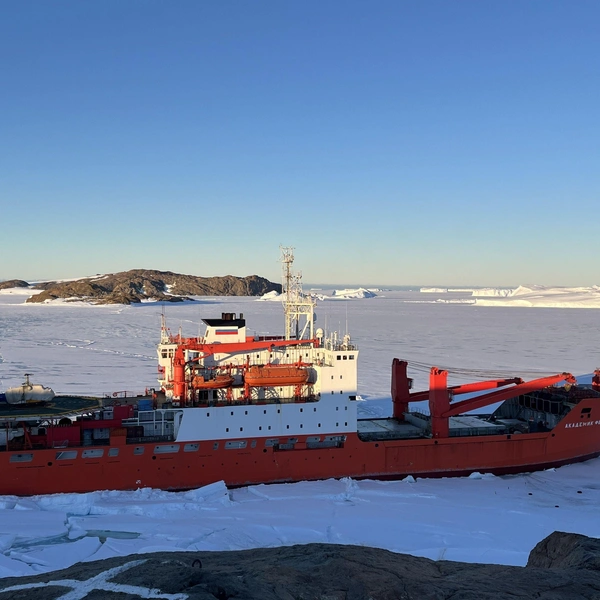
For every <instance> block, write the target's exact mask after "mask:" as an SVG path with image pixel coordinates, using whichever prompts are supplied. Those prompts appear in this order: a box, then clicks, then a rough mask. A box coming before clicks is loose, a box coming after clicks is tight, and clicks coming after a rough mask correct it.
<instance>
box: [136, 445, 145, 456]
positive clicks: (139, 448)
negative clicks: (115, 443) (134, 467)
mask: <svg viewBox="0 0 600 600" xmlns="http://www.w3.org/2000/svg"><path fill="white" fill-rule="evenodd" d="M133 454H134V455H135V456H140V455H142V454H144V446H136V447H135V448H134V449H133Z"/></svg>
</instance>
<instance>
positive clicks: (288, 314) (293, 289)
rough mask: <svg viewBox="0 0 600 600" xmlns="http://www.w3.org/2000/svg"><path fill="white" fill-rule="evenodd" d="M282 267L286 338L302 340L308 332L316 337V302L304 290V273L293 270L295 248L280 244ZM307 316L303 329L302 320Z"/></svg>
mask: <svg viewBox="0 0 600 600" xmlns="http://www.w3.org/2000/svg"><path fill="white" fill-rule="evenodd" d="M279 249H280V250H281V268H282V294H281V295H282V299H283V311H284V313H285V339H286V340H291V339H297V340H301V339H303V338H304V336H305V335H306V333H307V332H308V335H309V338H310V339H313V338H314V321H315V318H314V312H315V304H316V302H315V301H314V300H313V299H312V297H310V296H305V295H304V294H303V292H302V273H300V272H298V273H294V272H292V265H293V263H294V249H293V248H291V247H284V246H280V247H279ZM303 316H304V317H305V318H306V321H305V323H304V326H303V328H302V330H300V320H301V318H302V317H303Z"/></svg>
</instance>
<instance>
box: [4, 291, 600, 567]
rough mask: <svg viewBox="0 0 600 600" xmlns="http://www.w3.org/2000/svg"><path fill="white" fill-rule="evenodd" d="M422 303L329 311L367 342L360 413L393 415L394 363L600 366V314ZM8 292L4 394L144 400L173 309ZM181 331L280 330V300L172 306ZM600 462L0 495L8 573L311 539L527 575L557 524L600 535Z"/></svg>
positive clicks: (332, 321)
mask: <svg viewBox="0 0 600 600" xmlns="http://www.w3.org/2000/svg"><path fill="white" fill-rule="evenodd" d="M418 295H419V294H418V293H414V294H411V293H407V292H402V293H401V292H386V293H385V294H382V295H379V296H377V297H375V298H368V299H355V300H349V301H346V302H343V301H340V302H323V303H320V304H319V306H318V307H317V313H318V325H319V326H321V327H325V328H327V329H337V330H339V331H340V332H341V333H345V332H346V329H348V330H349V331H350V333H351V334H352V337H353V340H354V342H355V343H356V344H358V346H359V348H360V353H361V354H360V363H359V388H360V392H361V394H362V396H363V398H365V399H366V400H367V401H366V402H364V403H361V405H360V408H361V411H362V413H363V414H364V415H371V414H375V415H385V414H389V412H390V410H391V407H390V398H389V379H390V378H389V371H390V364H391V360H392V358H393V357H394V356H397V357H401V358H407V359H409V361H414V362H415V363H416V365H415V366H416V367H419V369H418V370H414V371H413V373H412V374H413V376H414V377H415V380H416V387H418V388H422V387H424V386H425V385H426V383H427V374H426V371H425V368H424V367H423V365H433V364H435V365H437V366H443V367H460V368H462V369H465V372H463V373H460V374H458V375H457V377H456V378H455V379H453V381H452V382H458V381H464V380H467V379H472V378H476V375H480V374H481V373H480V372H481V371H484V370H485V371H486V372H488V373H490V374H496V373H507V372H510V373H514V374H516V375H519V374H520V375H524V376H527V375H528V374H532V375H533V374H534V373H535V374H538V373H542V372H543V373H551V372H560V371H565V370H566V371H571V372H573V373H575V374H577V375H579V374H586V373H590V372H591V371H592V370H593V369H594V368H596V367H598V366H600V357H599V355H598V348H597V332H598V327H599V324H600V315H599V314H598V312H597V311H581V310H575V309H556V308H554V309H543V308H535V309H531V308H506V309H505V308H500V307H494V308H488V307H478V306H473V305H465V304H444V303H432V304H422V303H414V302H413V300H415V298H416V297H418ZM23 300H24V298H23V297H22V296H21V297H19V296H15V295H1V296H0V389H2V388H5V387H7V386H10V385H15V384H19V383H20V382H21V377H22V375H23V373H25V372H30V373H34V376H35V377H34V378H35V380H36V381H37V382H40V383H43V384H45V385H49V386H51V387H53V388H54V389H55V390H57V391H60V392H65V393H97V394H102V393H108V392H113V391H121V390H131V391H139V390H142V389H144V388H145V387H149V386H151V385H153V384H154V383H155V377H156V359H155V356H156V355H155V345H156V342H157V340H158V335H159V325H160V313H161V307H159V306H156V305H152V304H143V305H141V306H131V307H124V306H103V307H93V306H81V305H78V306H74V305H69V304H64V305H59V306H44V305H25V304H23ZM165 311H166V314H167V318H168V323H169V325H170V327H171V329H173V330H177V329H178V327H179V326H180V325H181V326H182V327H183V330H184V333H185V334H187V335H192V334H195V333H197V332H198V331H202V325H201V319H202V317H215V316H219V315H220V314H221V312H224V311H227V312H243V313H244V316H245V318H246V319H247V322H248V326H249V329H250V330H252V331H253V332H256V333H261V334H269V333H270V334H278V333H280V332H281V330H282V309H281V306H280V305H279V304H278V303H276V302H255V301H254V299H250V298H241V299H240V298H237V299H236V298H211V299H202V300H201V301H199V302H198V303H194V304H185V305H169V306H167V307H166V308H165ZM599 476H600V460H593V461H588V462H587V463H583V464H579V465H571V466H568V467H563V468H561V469H557V470H555V471H554V470H553V471H546V472H542V473H534V474H529V475H521V476H511V477H492V476H487V475H484V476H483V477H481V478H477V477H472V478H463V479H445V480H444V479H441V480H417V481H412V480H407V481H398V482H375V481H360V482H356V481H351V480H341V481H336V480H328V481H320V482H302V483H297V484H290V485H273V486H254V487H250V488H243V489H239V490H227V489H226V488H225V487H224V486H223V484H222V483H220V482H215V484H213V485H212V486H208V487H207V488H203V489H200V490H193V491H190V492H185V493H169V492H163V491H159V490H149V489H142V490H137V491H132V492H114V491H113V492H111V491H104V492H95V493H92V494H69V495H56V496H45V497H32V498H16V497H6V496H4V497H0V576H9V575H21V574H30V573H36V572H40V571H48V570H53V569H57V568H62V567H64V566H67V565H69V564H72V563H74V562H76V561H79V560H95V559H98V558H105V557H109V556H114V555H125V554H130V553H133V552H151V551H154V550H159V549H169V550H200V549H202V550H223V549H242V548H253V547H258V546H277V545H281V544H295V543H307V542H335V543H345V544H364V545H370V546H378V547H381V548H387V549H390V550H393V551H397V552H408V553H411V554H414V555H418V556H427V557H429V558H434V559H438V558H445V559H451V560H466V561H477V562H498V563H504V564H513V565H522V564H524V563H525V562H526V559H527V554H528V552H529V551H530V550H531V548H532V547H533V545H535V543H537V542H538V541H539V540H540V539H542V538H543V537H544V536H546V535H547V534H549V533H550V532H552V531H554V530H557V529H558V530H564V531H574V532H579V533H584V534H586V535H592V536H600V518H599V517H600V484H599V483H598V481H599V480H600V477H599Z"/></svg>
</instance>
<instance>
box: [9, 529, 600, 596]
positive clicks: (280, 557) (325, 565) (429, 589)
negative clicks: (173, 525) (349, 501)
mask: <svg viewBox="0 0 600 600" xmlns="http://www.w3.org/2000/svg"><path fill="white" fill-rule="evenodd" d="M590 557H593V560H590ZM599 557H600V542H599V541H598V540H592V539H590V538H586V537H585V536H579V535H574V534H565V533H558V532H555V533H553V534H552V535H551V536H549V537H548V538H546V539H545V540H543V541H542V542H540V544H538V545H537V546H536V548H535V549H534V550H533V551H532V553H531V556H530V560H529V563H528V565H527V567H525V568H522V567H506V566H499V565H484V564H468V563H458V562H449V561H438V562H436V561H432V560H428V559H426V558H416V557H413V556H408V555H404V554H394V553H393V552H388V551H387V550H379V549H376V548H365V547H359V546H338V545H327V544H308V545H305V546H287V547H282V548H260V549H256V550H244V551H238V552H159V553H156V554H141V555H140V554H138V555H135V556H127V557H120V558H111V559H107V560H103V561H96V562H90V563H80V564H77V565H74V566H73V567H70V568H69V569H64V570H62V571H56V572H53V573H47V574H45V575H37V576H35V577H20V578H6V579H3V580H1V581H0V600H8V599H9V598H10V599H15V600H16V599H21V598H28V599H30V600H50V599H52V600H54V599H55V598H60V597H61V596H64V597H65V598H66V597H69V598H87V599H88V600H93V599H97V598H98V599H99V598H106V599H114V600H117V598H118V599H120V600H129V599H133V598H170V599H171V600H184V599H186V598H190V599H202V600H215V598H216V599H218V600H226V599H228V598H238V599H244V600H254V599H256V600H312V599H314V600H368V599H371V600H399V599H403V600H450V599H452V600H489V599H497V600H499V599H508V598H511V599H515V598H523V599H526V598H538V599H546V600H551V599H552V600H559V599H561V600H562V599H565V600H571V599H573V600H575V599H578V600H582V599H590V600H591V599H598V598H600V572H598V570H597V566H595V565H597V564H598V562H597V561H598V558H599ZM547 560H549V561H550V562H549V563H547ZM530 563H531V564H530ZM533 563H535V565H534V564H533ZM557 565H558V566H557ZM67 594H69V595H68V596H67Z"/></svg>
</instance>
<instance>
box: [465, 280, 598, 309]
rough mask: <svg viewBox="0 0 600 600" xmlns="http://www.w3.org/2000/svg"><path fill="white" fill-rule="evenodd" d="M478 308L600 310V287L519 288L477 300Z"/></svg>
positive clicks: (538, 286) (533, 286) (536, 286)
mask: <svg viewBox="0 0 600 600" xmlns="http://www.w3.org/2000/svg"><path fill="white" fill-rule="evenodd" d="M475 304H476V305H477V306H526V307H535V308H600V287H599V286H597V285H594V286H592V287H571V288H569V287H547V286H542V285H527V286H519V287H518V288H517V289H516V290H514V291H513V292H512V293H511V294H510V295H507V296H503V297H490V298H479V297H478V298H476V299H475Z"/></svg>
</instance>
